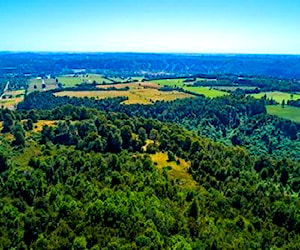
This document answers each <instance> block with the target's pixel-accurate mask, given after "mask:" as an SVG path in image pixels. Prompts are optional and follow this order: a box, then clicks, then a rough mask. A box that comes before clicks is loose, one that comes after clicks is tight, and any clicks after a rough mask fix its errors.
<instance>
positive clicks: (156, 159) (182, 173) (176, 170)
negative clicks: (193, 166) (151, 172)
mask: <svg viewBox="0 0 300 250" xmlns="http://www.w3.org/2000/svg"><path fill="white" fill-rule="evenodd" d="M150 157H151V160H152V162H153V163H154V164H155V165H156V166H157V168H158V169H159V170H162V169H163V168H164V167H171V169H170V170H169V171H168V175H169V177H170V178H171V179H173V180H175V182H176V183H178V184H179V185H180V186H184V187H194V186H196V182H195V181H194V180H193V178H192V176H191V175H190V174H189V173H188V169H189V167H190V163H188V162H186V161H185V160H183V159H181V158H178V157H176V159H177V160H178V161H179V164H177V163H176V161H172V162H168V154H167V153H163V152H158V153H155V154H153V155H150Z"/></svg>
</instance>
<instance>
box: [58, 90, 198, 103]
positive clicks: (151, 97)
mask: <svg viewBox="0 0 300 250" xmlns="http://www.w3.org/2000/svg"><path fill="white" fill-rule="evenodd" d="M56 96H73V97H96V98H100V99H104V98H112V97H121V96H126V97H128V100H127V101H125V102H124V104H136V103H140V104H152V103H154V102H155V101H162V100H165V101H172V100H175V99H179V98H190V97H193V95H189V94H185V93H181V92H178V91H170V92H163V91H159V90H157V89H150V88H140V89H139V88H134V89H130V90H129V91H118V90H112V91H62V92H58V93H56Z"/></svg>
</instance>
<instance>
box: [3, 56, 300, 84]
mask: <svg viewBox="0 0 300 250" xmlns="http://www.w3.org/2000/svg"><path fill="white" fill-rule="evenodd" d="M74 69H86V71H87V72H97V73H102V74H116V75H119V74H120V75H147V74H150V75H151V74H159V75H164V74H165V75H168V74H171V75H178V76H182V75H184V76H185V75H193V74H212V75H214V74H216V75H218V74H222V75H224V74H234V75H247V76H265V77H275V78H284V79H300V55H261V54H162V53H160V54H157V53H55V52H53V53H46V52H43V53H42V52H41V53H32V52H26V53H25V52H22V53H16V52H0V73H1V74H6V73H16V74H28V73H29V74H33V75H36V74H62V73H70V72H72V70H74Z"/></svg>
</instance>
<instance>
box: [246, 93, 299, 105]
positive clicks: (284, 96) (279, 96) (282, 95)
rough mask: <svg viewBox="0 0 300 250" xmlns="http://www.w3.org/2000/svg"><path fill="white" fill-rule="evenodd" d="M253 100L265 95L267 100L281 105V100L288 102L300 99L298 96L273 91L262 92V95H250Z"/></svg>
mask: <svg viewBox="0 0 300 250" xmlns="http://www.w3.org/2000/svg"><path fill="white" fill-rule="evenodd" d="M251 95H252V96H253V97H254V98H257V99H260V98H262V97H263V96H264V95H267V98H269V99H271V98H272V99H273V100H275V101H276V102H278V103H280V104H281V103H282V101H283V100H285V102H286V101H288V100H297V99H300V95H299V94H293V95H291V94H289V93H285V92H279V91H273V92H262V93H258V94H251Z"/></svg>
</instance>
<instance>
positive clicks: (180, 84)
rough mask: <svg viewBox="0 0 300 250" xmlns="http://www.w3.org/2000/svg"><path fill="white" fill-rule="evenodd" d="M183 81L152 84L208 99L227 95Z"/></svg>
mask: <svg viewBox="0 0 300 250" xmlns="http://www.w3.org/2000/svg"><path fill="white" fill-rule="evenodd" d="M183 81H184V79H164V80H154V81H152V82H154V83H156V84H158V85H161V86H170V87H174V88H177V87H178V88H183V89H184V90H187V91H189V92H191V93H195V94H202V95H205V96H206V97H208V98H214V97H219V96H224V95H227V93H226V92H224V91H220V90H216V89H213V88H210V87H193V86H189V85H188V83H187V84H185V83H184V82H183Z"/></svg>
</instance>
